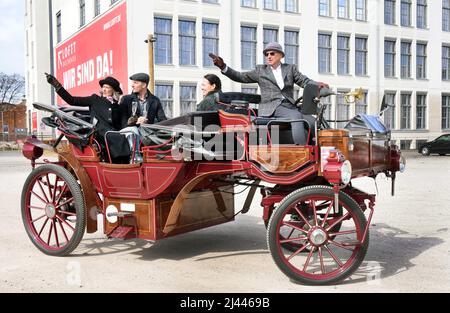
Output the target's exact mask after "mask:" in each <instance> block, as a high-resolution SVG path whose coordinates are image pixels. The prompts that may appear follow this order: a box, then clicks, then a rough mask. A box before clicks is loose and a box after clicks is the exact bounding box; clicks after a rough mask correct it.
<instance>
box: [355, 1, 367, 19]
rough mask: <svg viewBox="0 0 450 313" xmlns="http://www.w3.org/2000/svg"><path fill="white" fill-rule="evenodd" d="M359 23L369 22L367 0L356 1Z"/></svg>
mask: <svg viewBox="0 0 450 313" xmlns="http://www.w3.org/2000/svg"><path fill="white" fill-rule="evenodd" d="M355 9H356V14H355V18H356V20H357V21H367V0H355Z"/></svg>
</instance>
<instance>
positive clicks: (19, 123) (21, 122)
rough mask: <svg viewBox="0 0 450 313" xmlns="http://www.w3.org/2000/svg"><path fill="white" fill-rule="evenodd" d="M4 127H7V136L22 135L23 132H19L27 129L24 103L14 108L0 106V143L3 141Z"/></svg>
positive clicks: (5, 105)
mask: <svg viewBox="0 0 450 313" xmlns="http://www.w3.org/2000/svg"><path fill="white" fill-rule="evenodd" d="M4 126H7V127H8V135H10V136H12V137H13V136H15V135H23V131H19V130H24V129H26V128H27V106H26V103H21V104H20V105H14V106H12V105H7V104H0V134H1V135H0V141H1V140H3V137H4V136H3V135H4V134H3V133H4ZM16 131H17V132H16ZM12 137H11V138H12Z"/></svg>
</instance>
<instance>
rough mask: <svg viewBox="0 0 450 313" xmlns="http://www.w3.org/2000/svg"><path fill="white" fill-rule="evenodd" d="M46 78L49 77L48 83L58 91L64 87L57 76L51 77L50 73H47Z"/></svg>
mask: <svg viewBox="0 0 450 313" xmlns="http://www.w3.org/2000/svg"><path fill="white" fill-rule="evenodd" d="M45 76H46V77H47V82H48V83H49V84H50V85H52V86H53V87H55V88H56V89H59V88H61V87H62V85H61V83H60V82H59V81H58V80H57V79H56V77H55V76H53V75H50V74H48V73H45Z"/></svg>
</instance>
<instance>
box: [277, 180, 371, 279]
mask: <svg viewBox="0 0 450 313" xmlns="http://www.w3.org/2000/svg"><path fill="white" fill-rule="evenodd" d="M322 203H328V204H329V205H328V207H327V209H326V210H325V212H326V213H325V215H323V213H322V212H320V210H319V209H318V208H320V206H321V204H322ZM304 205H306V206H308V210H310V211H311V212H313V219H312V220H310V219H309V218H308V217H307V216H305V214H304V213H303V212H302V211H303V210H302V206H304ZM339 206H340V207H341V208H342V214H340V215H338V214H336V213H334V212H333V210H334V191H333V189H332V188H330V187H326V186H311V187H306V188H303V189H300V190H298V191H296V192H294V193H292V194H291V195H289V196H288V197H287V198H286V199H285V200H283V202H282V203H281V204H280V206H279V207H278V209H277V210H276V211H275V212H274V214H273V215H272V218H271V220H270V222H269V230H268V245H269V249H270V252H271V254H272V257H273V259H274V261H275V263H276V264H277V266H278V267H279V268H280V270H281V271H282V272H283V273H284V274H286V275H287V276H288V277H290V278H291V279H293V280H295V281H298V282H300V283H303V284H307V285H328V284H333V283H338V282H340V281H343V280H345V279H346V278H348V277H349V276H351V275H352V274H353V273H354V272H355V271H356V270H357V269H358V267H359V266H360V265H361V263H362V262H363V260H364V258H365V255H366V253H367V248H368V242H369V238H368V237H367V238H366V240H365V242H361V241H362V239H363V236H364V231H365V229H366V225H367V221H366V218H365V216H364V214H363V212H362V210H361V208H360V207H359V205H358V204H357V203H356V202H355V201H354V200H353V199H352V198H351V197H349V196H348V195H347V194H345V193H343V192H341V193H340V195H339ZM293 215H294V216H299V218H300V220H301V221H302V222H301V223H297V222H293V221H292V216H293ZM330 215H335V216H334V217H333V218H329V216H330ZM302 225H303V226H302ZM338 225H339V229H336V227H337V226H338ZM292 230H295V231H297V232H298V235H297V237H295V238H290V239H286V236H285V234H286V233H290V232H291V231H292ZM287 243H295V244H296V245H297V246H296V251H293V250H292V249H290V248H287V247H286V244H287ZM291 247H292V245H291ZM305 251H307V253H305Z"/></svg>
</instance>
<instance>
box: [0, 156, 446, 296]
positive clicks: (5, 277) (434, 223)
mask: <svg viewBox="0 0 450 313" xmlns="http://www.w3.org/2000/svg"><path fill="white" fill-rule="evenodd" d="M407 158H408V167H407V172H406V173H405V174H400V175H399V177H398V180H397V194H396V196H395V197H391V195H390V188H391V184H390V181H389V180H387V179H386V178H383V177H379V178H378V179H377V186H376V185H375V183H374V181H373V180H371V179H366V178H364V179H359V180H357V181H355V182H354V185H355V186H356V187H359V188H361V189H363V190H365V191H367V192H370V193H378V198H377V206H376V212H375V217H374V221H373V226H372V227H371V232H370V236H371V242H370V247H369V251H368V254H367V257H366V259H365V261H364V263H363V264H362V266H361V268H360V269H359V270H358V271H357V272H356V273H355V274H354V275H353V276H352V278H351V279H348V280H346V281H345V282H343V283H341V284H339V285H337V286H327V287H309V286H303V285H299V284H296V283H294V282H292V281H290V280H289V279H288V278H286V277H285V276H284V275H283V274H282V273H281V272H280V271H279V270H278V268H277V267H276V266H275V264H274V262H273V261H272V258H271V255H270V254H269V252H268V250H267V244H266V231H265V227H264V225H263V223H262V219H261V216H262V210H261V208H259V205H258V203H259V202H258V201H257V200H256V201H255V203H254V205H253V207H252V210H251V211H250V212H249V214H248V215H245V216H239V217H238V218H237V221H236V222H234V223H229V224H226V225H222V226H217V227H214V228H210V229H206V230H201V231H197V232H194V233H190V234H187V235H182V236H179V237H175V238H172V239H168V240H164V241H161V242H157V243H156V244H152V243H148V242H145V241H140V240H137V241H127V242H122V241H110V240H106V239H105V237H104V236H103V234H102V233H97V234H94V235H90V236H86V237H85V239H84V240H83V241H82V243H81V245H80V247H79V248H78V249H77V250H75V252H74V254H73V256H71V257H66V258H52V257H48V256H45V255H43V254H42V253H40V252H39V251H38V250H37V249H36V248H35V247H34V246H33V245H32V243H31V242H30V240H29V239H28V237H27V235H26V233H25V230H24V228H23V225H22V220H21V215H20V196H21V191H22V187H23V183H24V181H25V179H26V177H27V175H28V174H29V173H30V171H31V166H30V164H29V162H28V161H27V160H25V159H24V158H23V157H21V156H20V154H19V153H17V152H7V153H6V152H5V153H3V152H2V153H0V217H1V218H0V292H75V293H77V292H162V293H172V292H182V293H190V292H193V293H210V292H219V293H228V292H237V293H241V292H251V293H259V292H262V293H266V292H273V293H308V292H374V293H378V292H394V293H402V292H449V291H450V235H449V234H450V156H447V157H428V158H424V157H421V156H419V155H416V154H415V153H413V152H411V153H408V154H407ZM242 203H243V198H242V197H241V198H239V199H238V200H237V207H238V210H239V205H240V206H242Z"/></svg>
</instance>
